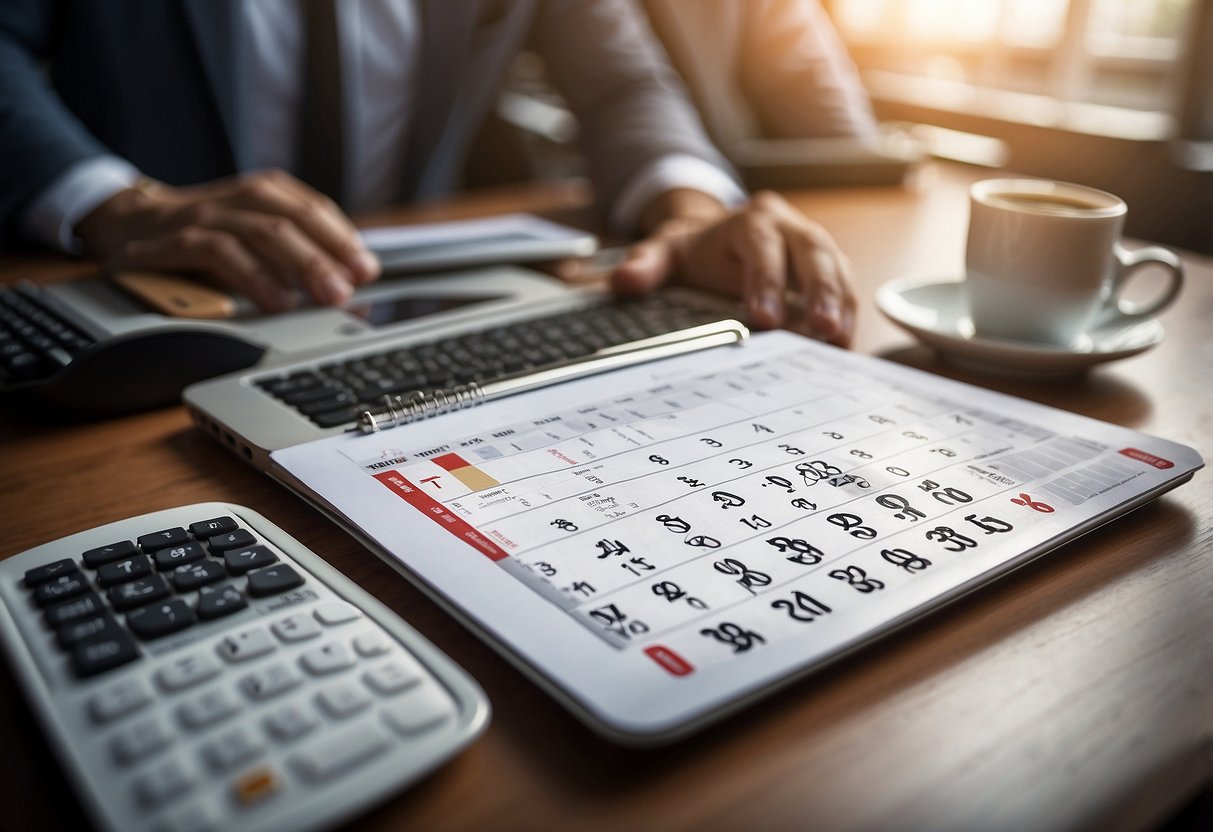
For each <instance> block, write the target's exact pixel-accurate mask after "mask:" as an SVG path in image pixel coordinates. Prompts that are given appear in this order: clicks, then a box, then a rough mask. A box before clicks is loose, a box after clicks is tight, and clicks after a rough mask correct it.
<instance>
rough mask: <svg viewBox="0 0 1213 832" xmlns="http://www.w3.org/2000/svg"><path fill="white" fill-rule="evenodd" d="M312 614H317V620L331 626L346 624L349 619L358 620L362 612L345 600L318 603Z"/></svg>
mask: <svg viewBox="0 0 1213 832" xmlns="http://www.w3.org/2000/svg"><path fill="white" fill-rule="evenodd" d="M312 615H314V616H316V620H317V621H319V622H320V623H321V624H324V625H325V626H328V627H331V626H333V625H335V624H345V623H346V622H347V621H356V620H358V618H359V617H361V615H362V613H360V612H358V610H357V609H356V608H354V607H352V606H350V605H349V604H346V603H345V602H343V601H325V602H324V603H322V604H317V605H316V609H314V610H313V611H312Z"/></svg>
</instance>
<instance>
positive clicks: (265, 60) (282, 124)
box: [23, 0, 745, 251]
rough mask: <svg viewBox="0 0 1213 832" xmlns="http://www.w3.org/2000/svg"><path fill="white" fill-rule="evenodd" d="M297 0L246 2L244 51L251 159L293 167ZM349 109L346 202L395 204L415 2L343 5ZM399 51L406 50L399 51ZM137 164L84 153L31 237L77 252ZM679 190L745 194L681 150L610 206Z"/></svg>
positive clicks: (40, 204)
mask: <svg viewBox="0 0 1213 832" xmlns="http://www.w3.org/2000/svg"><path fill="white" fill-rule="evenodd" d="M298 2H299V0H246V2H244V3H242V4H241V5H240V8H241V14H242V16H243V23H244V25H245V27H246V37H245V38H244V48H245V54H244V55H243V59H244V66H245V70H246V75H245V84H246V88H247V93H248V94H247V97H246V101H247V102H248V108H249V110H248V112H247V113H246V116H247V120H246V123H247V124H248V125H249V139H250V147H249V149H250V154H249V155H250V162H251V164H250V167H249V170H260V169H264V168H282V169H284V170H292V169H294V168H295V162H296V153H297V144H298V139H297V135H298V131H297V124H298V121H297V118H298V112H299V106H300V99H301V90H300V80H301V78H302V72H301V71H300V65H301V62H302V60H303V48H304V44H303V17H302V14H301V13H300V10H299V8H298ZM337 14H338V21H337V22H338V29H339V32H338V37H339V42H340V44H341V60H342V83H343V86H344V90H343V99H344V107H345V112H344V114H343V122H344V130H345V147H346V149H347V153H346V159H345V182H346V188H347V192H346V195H345V196H346V198H345V205H346V208H347V209H348V210H349V211H350V212H351V213H356V212H359V211H368V210H372V209H376V208H381V207H384V206H386V205H389V204H391V202H392V201H393V199H394V198H395V196H396V192H395V190H396V188H397V187H398V183H399V182H400V181H401V179H402V173H403V164H404V156H405V149H406V148H405V145H406V137H407V135H408V127H409V118H410V115H411V111H410V105H411V103H412V100H413V97H414V92H415V83H416V76H417V67H416V57H415V56H416V55H417V54H418V49H417V45H418V39H419V37H420V35H421V33H420V30H419V29H420V20H419V17H418V13H417V8H416V6H415V4H414V3H413V2H412V0H347V1H346V2H343V3H340V4H338V6H337ZM402 56H404V57H403V58H402ZM139 176H140V173H139V171H138V170H137V169H136V168H135V167H134V166H133V165H131V164H130V163H129V162H127V161H126V160H125V159H122V158H120V157H118V156H116V155H107V156H98V157H95V158H92V159H87V160H85V161H83V162H80V163H79V164H77V165H75V166H73V167H71V168H69V169H68V170H67V171H66V172H64V173H63V174H62V175H61V176H59V177H58V178H57V179H56V180H55V181H54V182H52V183H51V184H50V185H49V186H48V187H46V188H45V189H44V190H43V191H42V192H41V193H40V194H38V196H37V197H35V198H34V200H33V201H32V202H31V204H30V207H29V208H28V209H27V210H26V214H25V217H24V218H23V227H24V231H25V233H26V235H27V236H28V237H30V238H31V239H33V240H36V241H39V242H42V243H45V244H47V245H50V246H53V247H55V248H59V249H62V250H64V251H79V248H80V244H79V241H78V240H77V238H76V237H75V235H74V233H73V232H74V229H75V227H76V224H77V223H78V222H79V221H80V220H81V219H83V218H84V217H86V216H87V215H88V214H89V213H90V212H92V211H93V210H94V209H95V208H96V207H97V206H99V205H101V204H102V203H103V202H105V201H106V200H107V199H109V198H110V197H111V196H113V195H114V194H116V193H118V192H119V191H121V190H123V189H125V188H129V187H131V185H133V184H134V183H135V182H136V180H138V178H139ZM673 188H691V189H694V190H698V191H702V192H705V193H707V194H710V195H712V196H714V197H715V198H717V199H719V200H720V201H721V202H724V203H725V204H736V203H739V202H741V201H743V200H744V199H745V195H744V193H743V192H742V191H741V189H740V188H739V187H738V185H737V183H736V182H734V181H733V179H732V178H731V177H730V176H729V175H728V174H726V173H725V172H724V171H722V170H720V169H719V168H718V167H716V166H715V165H712V164H710V163H709V162H706V161H704V160H702V159H699V158H696V157H693V156H689V155H684V154H675V155H669V156H664V157H661V158H659V159H657V160H655V161H654V162H653V163H651V164H650V165H649V166H647V167H646V168H644V169H643V170H641V171H640V172H639V173H638V174H636V175H635V176H633V177H632V179H631V180H629V182H628V183H627V185H626V186H625V187H624V188H623V190H622V191H621V193H620V196H619V197H618V199H617V200H616V202H615V205H613V206H611V211H610V217H611V221H612V223H613V224H614V225H615V226H617V227H618V228H620V229H623V230H627V229H632V228H634V227H635V224H636V222H637V220H638V219H639V216H640V213H641V211H642V210H643V209H644V206H645V205H646V204H647V203H648V202H649V200H651V199H652V198H653V197H655V196H657V195H658V194H660V193H663V192H664V191H667V190H671V189H673Z"/></svg>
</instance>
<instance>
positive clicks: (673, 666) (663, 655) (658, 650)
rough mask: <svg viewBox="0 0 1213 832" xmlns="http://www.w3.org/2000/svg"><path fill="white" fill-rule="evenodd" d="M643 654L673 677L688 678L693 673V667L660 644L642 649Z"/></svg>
mask: <svg viewBox="0 0 1213 832" xmlns="http://www.w3.org/2000/svg"><path fill="white" fill-rule="evenodd" d="M644 654H645V655H646V656H648V657H649V658H650V659H652V660H653V661H655V662H657V664H659V665H661V666H662V667H664V668H665V669H666V670H668V671H669V672H670V673H671V674H672V675H674V676H690V675H691V674H692V673H694V672H695V666H694V665H692V664H691V663H690V662H688V661H687V660H686V659H684V658H683V657H682V656H680V655H678V654H677V653H675V652H674V651H673V650H671V649H670V648H668V647H662V646H661V645H660V644H654V645H653V646H652V647H646V648H644Z"/></svg>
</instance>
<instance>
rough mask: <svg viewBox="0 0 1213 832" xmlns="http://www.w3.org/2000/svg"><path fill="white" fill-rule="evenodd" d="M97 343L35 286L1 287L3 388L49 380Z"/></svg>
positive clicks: (0, 376)
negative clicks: (46, 299) (46, 302)
mask: <svg viewBox="0 0 1213 832" xmlns="http://www.w3.org/2000/svg"><path fill="white" fill-rule="evenodd" d="M94 343H95V341H94V339H93V338H92V337H91V336H89V335H88V334H87V333H85V332H84V331H83V330H81V329H80V328H79V327H77V326H76V325H75V324H72V323H71V322H69V321H68V320H67V319H66V318H64V317H63V316H61V315H59V314H58V313H56V312H55V311H54V310H52V309H51V308H50V307H49V306H47V305H46V304H45V303H43V301H42V299H41V298H40V297H39V296H38V293H37V290H36V289H35V288H34V287H33V286H29V285H22V286H17V287H15V288H11V289H10V288H5V287H3V286H0V388H3V387H9V386H13V385H17V384H22V383H26V382H33V381H38V380H41V379H45V378H48V377H50V376H52V375H54V374H55V373H57V372H58V371H59V370H61V369H63V368H64V367H66V366H67V365H68V364H69V363H71V361H72V359H73V358H74V357H75V356H76V355H78V354H79V353H81V352H83V351H84V350H86V349H88V348H89V347H91V346H92V345H93V344H94Z"/></svg>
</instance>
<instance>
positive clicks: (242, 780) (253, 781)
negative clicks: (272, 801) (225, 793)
mask: <svg viewBox="0 0 1213 832" xmlns="http://www.w3.org/2000/svg"><path fill="white" fill-rule="evenodd" d="M281 785H282V781H281V778H279V776H278V773H277V772H276V771H274V769H273V768H272V767H271V766H261V767H259V768H255V769H253V770H252V771H248V772H245V773H244V774H242V775H240V776H239V777H237V778H236V779H235V780H233V781H232V796H233V797H234V798H235V799H236V802H237V803H239V804H240V805H241V806H252V805H253V804H255V803H260V802H261V801H262V800H265V799H266V798H267V797H271V796H272V795H273V794H274V793H275V792H277V791H278V788H279V786H281Z"/></svg>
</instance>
